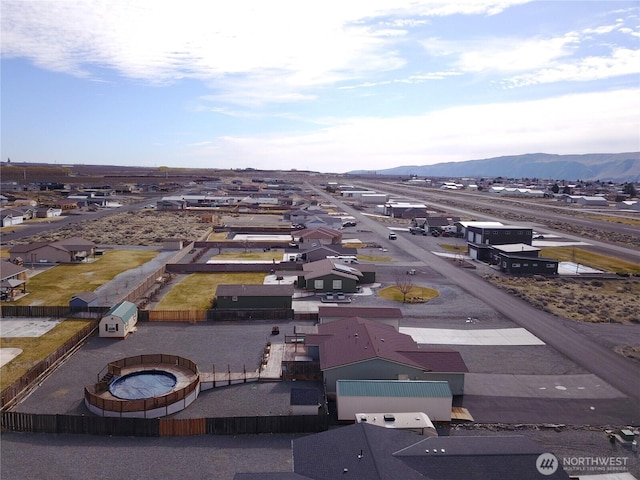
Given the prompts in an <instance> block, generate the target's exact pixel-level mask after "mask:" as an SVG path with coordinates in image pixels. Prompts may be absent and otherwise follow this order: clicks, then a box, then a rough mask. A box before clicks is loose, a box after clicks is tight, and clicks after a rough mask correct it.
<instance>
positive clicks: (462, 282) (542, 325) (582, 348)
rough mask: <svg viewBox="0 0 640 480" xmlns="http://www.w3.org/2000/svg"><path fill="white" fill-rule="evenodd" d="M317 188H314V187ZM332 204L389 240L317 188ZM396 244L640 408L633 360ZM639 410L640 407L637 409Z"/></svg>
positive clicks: (402, 241)
mask: <svg viewBox="0 0 640 480" xmlns="http://www.w3.org/2000/svg"><path fill="white" fill-rule="evenodd" d="M311 188H314V187H311ZM315 190H316V192H317V194H318V195H322V196H324V197H325V198H327V199H328V200H329V201H330V202H332V203H334V204H338V205H339V206H340V208H341V209H342V210H344V211H345V212H347V213H349V214H350V215H353V216H354V217H355V218H357V219H358V222H359V224H360V225H361V226H362V225H366V226H367V228H369V229H370V230H372V231H374V232H377V233H380V234H381V235H383V236H384V238H385V239H386V237H387V233H386V232H388V228H386V227H385V226H383V225H381V224H380V223H378V222H376V221H375V220H371V219H369V218H367V217H366V216H365V215H362V213H361V212H359V211H357V210H355V209H353V208H351V207H349V206H348V205H346V204H344V203H343V202H340V201H339V200H338V199H336V198H334V197H331V196H330V195H328V194H326V193H324V192H322V191H320V190H318V189H315ZM387 242H390V243H396V244H397V247H399V248H402V249H404V250H405V251H406V252H408V253H410V254H412V255H413V256H414V257H416V258H418V259H422V260H423V261H424V262H425V264H427V263H428V265H429V267H430V268H433V269H434V270H436V271H437V272H438V273H440V274H441V275H444V276H445V277H447V278H450V279H452V280H453V281H455V282H456V283H457V284H458V285H459V286H460V287H461V288H462V289H464V290H465V291H467V292H468V293H470V294H471V295H473V296H475V297H476V298H480V299H482V301H483V302H485V303H487V304H489V305H491V306H492V307H494V308H495V309H496V310H497V311H498V312H500V313H501V314H502V315H504V316H505V317H506V318H508V319H510V320H511V321H513V322H514V323H515V324H517V325H519V326H521V327H524V328H526V329H527V330H529V332H531V333H532V334H533V335H535V336H536V337H538V338H539V339H541V340H542V341H544V342H545V343H546V344H548V345H550V346H551V347H553V348H555V349H556V350H557V351H559V352H561V353H562V354H564V355H565V356H566V357H568V358H569V359H571V360H572V361H574V362H575V363H577V364H578V365H580V366H581V367H583V368H584V369H585V370H587V371H589V372H591V373H593V374H595V375H597V376H598V377H600V378H601V379H603V380H604V381H606V382H608V383H609V384H610V385H611V386H613V387H615V388H616V389H618V390H620V391H621V392H623V393H624V394H625V395H628V396H629V397H631V398H633V399H635V400H637V401H638V402H639V403H638V405H640V368H638V365H637V364H636V363H634V362H633V361H631V360H629V359H627V358H625V357H623V356H622V355H618V354H617V353H615V352H614V351H612V350H611V349H609V348H607V347H604V346H602V345H600V344H599V343H596V342H595V341H593V340H592V339H591V338H589V337H588V336H586V335H584V334H583V333H581V332H579V331H578V330H574V329H572V328H570V327H569V326H567V325H565V324H564V322H562V321H561V320H560V319H558V318H557V317H555V316H553V315H551V314H549V313H546V312H543V311H542V310H538V309H536V308H534V307H532V306H531V305H530V304H529V303H527V302H525V301H524V300H521V299H519V298H517V297H514V296H512V295H510V294H508V293H507V292H505V291H503V290H501V289H499V288H497V287H495V286H493V285H491V284H490V283H488V282H486V281H484V280H482V279H481V278H479V277H478V275H477V274H475V273H471V272H469V271H467V270H465V269H463V268H460V267H458V266H456V264H455V263H453V262H451V261H449V260H446V259H443V258H441V257H438V256H437V255H434V254H433V253H431V252H430V251H429V250H426V249H424V248H422V247H420V246H419V245H417V244H416V243H414V242H413V241H411V240H409V239H408V238H404V237H403V236H402V235H398V240H395V241H389V240H388V241H387ZM638 409H639V411H640V406H639V407H638Z"/></svg>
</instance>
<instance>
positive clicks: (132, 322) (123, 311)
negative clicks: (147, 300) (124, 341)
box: [99, 300, 138, 338]
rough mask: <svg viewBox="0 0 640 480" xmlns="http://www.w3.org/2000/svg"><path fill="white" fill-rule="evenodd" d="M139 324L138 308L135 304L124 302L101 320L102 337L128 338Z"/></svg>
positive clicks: (114, 307) (112, 308)
mask: <svg viewBox="0 0 640 480" xmlns="http://www.w3.org/2000/svg"><path fill="white" fill-rule="evenodd" d="M136 323H138V308H137V307H136V306H135V304H133V303H131V302H128V301H126V300H125V301H122V302H120V303H117V304H116V305H114V306H113V307H111V308H110V309H109V311H108V312H107V313H106V314H105V315H104V317H102V319H101V320H100V327H99V331H100V336H101V337H110V338H126V337H127V335H129V333H131V331H132V330H133V329H134V328H135V326H136Z"/></svg>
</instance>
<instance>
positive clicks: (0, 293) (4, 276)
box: [0, 261, 27, 301]
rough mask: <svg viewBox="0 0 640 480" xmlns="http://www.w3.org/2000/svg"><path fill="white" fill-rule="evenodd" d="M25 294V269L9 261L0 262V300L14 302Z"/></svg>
mask: <svg viewBox="0 0 640 480" xmlns="http://www.w3.org/2000/svg"><path fill="white" fill-rule="evenodd" d="M25 293H27V269H26V268H24V267H23V266H21V265H18V264H16V263H14V262H11V261H0V300H3V301H8V300H14V299H15V298H16V297H19V296H20V295H24V294H25Z"/></svg>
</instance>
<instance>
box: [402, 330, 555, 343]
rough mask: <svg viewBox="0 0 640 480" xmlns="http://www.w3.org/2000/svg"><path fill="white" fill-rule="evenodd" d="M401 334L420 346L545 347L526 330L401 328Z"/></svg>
mask: <svg viewBox="0 0 640 480" xmlns="http://www.w3.org/2000/svg"><path fill="white" fill-rule="evenodd" d="M400 333H404V334H407V335H411V337H412V338H413V339H414V340H415V341H416V342H417V343H419V344H435V345H544V344H545V343H544V342H543V341H542V340H540V339H539V338H538V337H536V336H535V335H533V334H531V333H529V331H527V330H526V329H524V328H490V329H474V330H457V329H451V328H409V327H401V328H400Z"/></svg>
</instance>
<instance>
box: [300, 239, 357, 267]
mask: <svg viewBox="0 0 640 480" xmlns="http://www.w3.org/2000/svg"><path fill="white" fill-rule="evenodd" d="M300 246H301V247H304V246H306V244H304V243H303V244H301V245H300ZM299 252H300V257H301V258H302V260H303V261H305V262H317V261H318V260H324V259H325V258H327V257H330V256H340V255H357V254H358V250H357V249H355V248H349V247H343V246H342V245H322V246H319V247H309V248H307V249H301V250H299Z"/></svg>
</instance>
